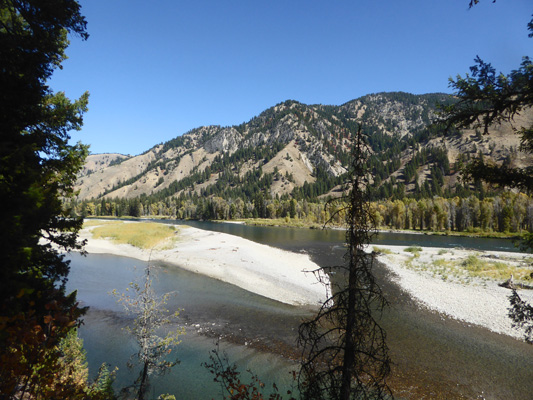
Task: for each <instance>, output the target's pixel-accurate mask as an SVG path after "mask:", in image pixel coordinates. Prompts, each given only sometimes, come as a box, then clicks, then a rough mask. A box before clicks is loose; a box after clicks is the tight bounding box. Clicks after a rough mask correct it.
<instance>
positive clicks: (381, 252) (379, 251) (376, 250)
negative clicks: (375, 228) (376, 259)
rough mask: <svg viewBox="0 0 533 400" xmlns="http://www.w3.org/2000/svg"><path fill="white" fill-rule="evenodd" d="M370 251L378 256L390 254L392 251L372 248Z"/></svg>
mask: <svg viewBox="0 0 533 400" xmlns="http://www.w3.org/2000/svg"><path fill="white" fill-rule="evenodd" d="M372 250H373V251H375V252H376V253H379V254H392V251H391V250H390V249H384V248H383V247H377V246H374V247H372Z"/></svg>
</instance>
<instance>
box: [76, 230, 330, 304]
mask: <svg viewBox="0 0 533 400" xmlns="http://www.w3.org/2000/svg"><path fill="white" fill-rule="evenodd" d="M177 226H178V227H179V234H178V235H179V240H178V241H177V242H176V243H174V244H172V246H171V247H170V248H168V249H162V250H151V251H150V250H141V249H139V248H136V247H133V246H130V245H125V244H115V243H113V242H112V241H109V240H102V239H93V238H92V235H91V232H90V231H91V229H93V228H94V227H92V228H86V229H83V230H82V231H81V232H80V238H82V239H87V240H88V242H87V246H86V247H85V250H86V251H87V252H88V253H108V254H114V255H119V256H126V257H132V258H136V259H139V260H143V261H148V260H152V261H164V262H166V263H169V264H174V265H177V266H179V267H181V268H184V269H186V270H189V271H192V272H196V273H199V274H203V275H207V276H209V277H212V278H215V279H219V280H221V281H224V282H228V283H231V284H233V285H236V286H239V287H241V288H243V289H245V290H248V291H250V292H253V293H256V294H259V295H261V296H265V297H268V298H271V299H274V300H277V301H280V302H283V303H287V304H292V305H312V306H318V305H321V304H322V303H323V302H324V301H325V299H326V287H325V286H324V285H322V284H320V283H318V281H317V279H316V277H315V275H314V273H313V271H315V270H317V269H319V266H318V265H316V264H315V263H313V262H312V261H311V260H310V259H309V256H308V255H304V254H297V253H292V252H288V251H283V250H280V249H276V248H272V247H269V246H265V245H261V244H258V243H255V242H252V241H250V240H246V239H243V238H241V237H238V236H233V235H228V234H224V233H218V232H211V231H205V230H201V229H196V228H191V227H183V226H179V225H177Z"/></svg>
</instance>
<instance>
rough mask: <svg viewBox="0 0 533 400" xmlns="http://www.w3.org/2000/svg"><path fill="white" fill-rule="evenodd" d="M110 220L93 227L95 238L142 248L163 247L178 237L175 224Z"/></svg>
mask: <svg viewBox="0 0 533 400" xmlns="http://www.w3.org/2000/svg"><path fill="white" fill-rule="evenodd" d="M109 222H110V223H107V224H104V225H102V226H97V227H96V228H94V229H93V231H92V233H93V237H94V238H95V239H108V240H112V241H113V242H115V243H118V244H130V245H132V246H135V247H138V248H141V249H153V248H157V247H159V248H161V247H162V246H164V245H165V244H169V242H172V240H175V239H177V236H176V234H177V229H176V227H175V226H173V225H165V224H158V223H156V222H131V223H126V222H122V221H109ZM95 225H99V224H95ZM100 225H101V224H100Z"/></svg>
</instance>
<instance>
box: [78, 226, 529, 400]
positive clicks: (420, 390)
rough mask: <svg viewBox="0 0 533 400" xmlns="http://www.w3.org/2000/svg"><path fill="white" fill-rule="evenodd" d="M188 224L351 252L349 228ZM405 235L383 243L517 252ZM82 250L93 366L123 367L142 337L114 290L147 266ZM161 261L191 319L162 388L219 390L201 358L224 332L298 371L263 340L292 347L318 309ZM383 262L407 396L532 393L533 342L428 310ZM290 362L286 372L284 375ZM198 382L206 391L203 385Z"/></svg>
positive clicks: (273, 372)
mask: <svg viewBox="0 0 533 400" xmlns="http://www.w3.org/2000/svg"><path fill="white" fill-rule="evenodd" d="M169 222H172V223H175V222H176V221H169ZM187 225H194V226H196V227H199V228H202V229H210V230H214V231H219V232H224V233H229V234H234V235H238V236H242V237H245V238H248V239H250V240H254V241H256V242H259V243H263V244H268V245H271V246H276V247H280V248H283V249H286V250H291V251H295V252H303V253H307V254H309V256H310V257H311V258H312V260H313V261H315V262H316V263H317V264H318V265H320V266H331V265H337V264H338V263H339V262H342V259H343V255H344V251H345V250H344V246H343V242H344V232H342V231H331V230H327V231H321V230H305V229H290V228H265V227H249V226H244V225H237V224H220V223H198V222H195V223H190V222H187ZM395 235H396V234H380V236H379V237H378V238H377V240H375V241H374V243H376V244H396V245H405V246H409V245H414V244H417V245H424V246H433V247H466V248H477V249H479V250H484V249H486V246H488V248H490V249H492V250H494V249H502V250H506V251H515V249H514V246H513V245H512V243H511V242H510V241H506V240H497V239H492V240H489V239H472V238H450V237H428V236H425V235H403V234H401V235H400V236H399V237H398V238H397V239H398V240H397V241H395ZM487 241H488V242H487ZM72 257H73V260H74V261H73V263H72V264H73V265H72V274H71V279H70V282H69V287H70V288H71V289H75V288H77V289H78V290H79V298H80V299H81V300H82V301H84V302H85V303H86V304H87V305H90V306H91V307H92V310H91V312H90V314H89V315H88V316H87V318H86V324H85V326H84V327H83V328H82V331H81V334H82V336H83V337H84V339H85V341H86V347H87V348H88V353H89V361H90V365H91V366H92V368H97V367H98V366H99V364H100V363H101V362H103V361H108V362H109V361H110V360H121V363H122V364H121V365H122V366H123V365H124V364H125V362H126V360H127V359H128V357H129V355H130V354H131V352H132V351H131V350H132V348H134V346H133V343H132V342H131V340H129V339H128V338H127V337H125V336H124V333H123V332H122V331H121V329H120V327H121V326H122V325H123V324H124V323H125V321H126V319H125V317H124V315H123V314H121V312H122V311H121V310H120V308H119V306H117V305H116V304H114V300H113V299H112V298H111V297H110V296H108V295H107V294H106V293H107V292H108V291H110V290H112V289H113V288H117V289H120V288H125V287H127V285H128V283H129V282H130V281H131V280H132V277H133V276H135V275H136V274H139V273H140V272H139V271H140V269H137V270H135V269H134V268H133V266H134V265H137V266H140V268H142V267H143V265H142V263H141V262H140V261H136V260H132V259H128V258H122V257H114V256H105V255H100V256H96V255H92V256H89V257H88V258H81V257H79V256H76V255H73V256H72ZM158 269H159V276H160V278H159V279H158V280H157V281H156V283H155V284H156V288H157V290H159V291H161V292H166V291H176V292H177V295H176V297H175V298H173V299H172V303H171V307H172V308H182V309H184V311H183V312H182V314H181V316H182V321H183V322H184V323H186V324H187V326H188V334H187V336H186V337H185V338H184V341H183V343H182V344H181V345H180V346H179V349H178V353H179V355H180V358H182V364H181V365H179V366H177V367H176V368H175V371H174V372H173V373H172V375H171V376H168V377H166V378H165V379H164V380H161V381H158V382H160V383H158V385H161V386H158V390H159V388H161V389H163V388H166V389H165V390H167V391H169V392H171V393H174V394H176V397H177V398H180V399H195V398H211V397H215V398H217V397H219V394H220V393H219V391H218V387H216V385H215V386H213V387H211V386H210V385H209V384H208V383H206V382H208V381H209V383H210V382H211V381H212V377H211V376H210V375H209V374H208V373H207V371H206V370H205V369H204V368H202V367H200V364H201V363H202V362H205V361H207V360H208V357H209V351H210V350H211V349H213V347H214V339H213V337H218V336H222V337H225V340H224V344H225V346H228V349H229V352H230V357H231V359H232V361H236V362H237V363H238V364H239V365H240V366H242V367H243V368H244V369H246V368H252V369H253V370H254V371H255V372H257V373H259V374H260V375H261V376H262V377H263V376H266V380H267V381H269V380H276V381H279V380H280V379H281V380H284V379H285V380H287V379H288V375H289V374H288V371H290V370H291V369H294V364H292V363H291V362H289V361H288V360H287V359H286V358H283V357H278V356H275V355H272V354H269V353H265V352H262V351H261V352H258V351H257V350H256V349H260V350H266V351H269V352H275V353H282V354H284V353H285V354H287V355H288V354H289V353H290V349H291V348H292V347H293V345H294V343H295V340H296V335H297V327H298V324H299V323H300V321H301V319H302V318H304V317H305V316H306V315H309V314H308V311H306V310H302V309H299V308H297V307H291V306H287V305H284V304H281V303H278V302H275V301H272V300H269V299H266V298H264V297H261V296H257V295H254V294H252V293H250V292H246V291H244V290H241V289H239V288H236V287H234V286H232V285H229V284H225V283H223V282H219V281H216V280H213V279H210V278H206V277H203V276H199V275H196V274H194V273H190V272H187V271H184V270H181V269H179V268H176V267H169V266H165V265H164V264H159V265H158ZM375 271H376V275H377V278H378V280H379V282H380V284H381V286H382V288H383V291H384V293H385V296H386V297H387V299H388V301H389V303H390V307H389V308H388V310H387V311H386V313H385V315H384V317H383V320H382V321H381V323H382V325H383V326H384V327H385V329H386V331H387V335H388V339H387V343H388V345H389V347H390V351H391V356H392V360H393V362H394V365H393V372H394V374H393V377H392V379H391V382H392V384H393V386H394V387H395V388H397V392H396V393H397V396H398V397H400V398H403V397H405V398H442V399H447V398H486V399H517V400H520V399H524V400H526V399H530V398H531V393H533V346H529V345H527V344H525V343H523V342H520V341H517V340H514V339H511V338H509V337H506V336H504V335H497V334H494V333H491V332H489V331H487V330H485V329H482V328H478V327H472V326H467V325H466V324H464V323H461V322H458V321H454V320H451V319H448V318H443V317H442V316H441V315H439V314H437V313H434V312H431V311H428V310H425V309H420V308H419V307H418V305H417V304H415V302H413V301H412V300H411V299H410V297H409V296H408V295H406V294H405V292H403V291H402V290H401V289H400V288H399V287H398V286H397V285H396V284H395V283H393V282H392V281H391V279H390V278H389V277H388V272H387V271H386V270H385V269H384V268H383V267H381V266H377V267H376V269H375ZM245 342H246V345H243V344H245ZM284 349H287V350H286V351H285V350H284ZM280 370H282V371H284V372H283V373H281V374H279V373H278V372H279V371H280ZM121 374H123V375H120V376H121V379H122V381H126V380H127V378H128V377H129V378H130V379H131V373H130V374H128V372H127V371H125V367H122V368H121ZM287 384H288V382H287ZM198 388H201V389H202V390H204V391H203V392H198ZM160 392H162V390H161V391H160Z"/></svg>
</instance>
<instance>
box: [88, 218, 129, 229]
mask: <svg viewBox="0 0 533 400" xmlns="http://www.w3.org/2000/svg"><path fill="white" fill-rule="evenodd" d="M121 223H122V221H119V220H107V219H85V220H83V227H84V228H90V227H92V226H99V225H111V224H121Z"/></svg>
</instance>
